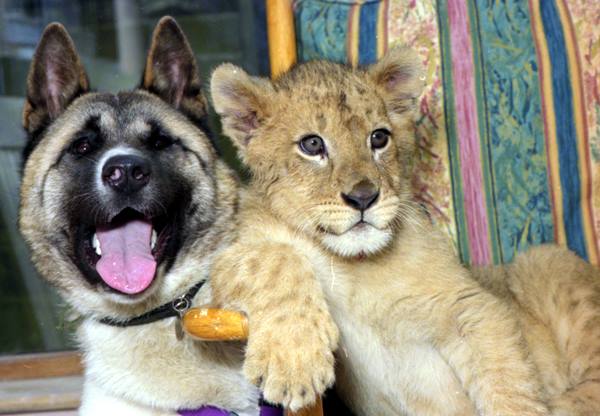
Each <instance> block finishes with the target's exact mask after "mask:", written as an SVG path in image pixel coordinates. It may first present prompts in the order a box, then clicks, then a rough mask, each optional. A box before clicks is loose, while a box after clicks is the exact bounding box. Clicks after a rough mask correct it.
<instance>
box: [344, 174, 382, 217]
mask: <svg viewBox="0 0 600 416" xmlns="http://www.w3.org/2000/svg"><path fill="white" fill-rule="evenodd" d="M377 198H379V189H377V187H376V186H375V184H373V182H371V181H370V180H368V179H364V180H362V181H360V182H359V183H357V184H356V185H354V187H353V188H352V190H351V191H350V193H348V194H345V193H342V199H343V200H344V202H346V204H348V205H350V206H351V207H352V208H354V209H358V210H360V211H365V210H366V209H368V208H369V207H370V206H371V205H373V204H374V203H375V201H377Z"/></svg>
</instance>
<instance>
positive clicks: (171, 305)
mask: <svg viewBox="0 0 600 416" xmlns="http://www.w3.org/2000/svg"><path fill="white" fill-rule="evenodd" d="M204 282H206V280H203V281H201V282H200V283H197V284H195V285H194V286H192V287H191V288H190V290H188V291H187V293H186V294H185V295H183V296H180V297H178V298H176V299H174V300H172V301H171V302H167V303H165V304H164V305H161V306H159V307H157V308H155V309H152V310H151V311H148V312H146V313H144V314H142V315H139V316H136V317H135V318H130V319H127V320H126V321H122V320H119V319H118V318H102V319H100V320H99V321H98V322H100V323H102V324H106V325H111V326H118V327H126V326H136V325H144V324H149V323H151V322H156V321H160V320H161V319H165V318H172V317H174V316H181V315H182V314H183V313H184V312H185V311H187V310H188V309H189V308H190V306H191V302H192V299H193V298H194V296H196V293H198V291H199V290H200V288H201V287H202V286H203V285H204Z"/></svg>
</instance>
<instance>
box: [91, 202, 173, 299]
mask: <svg viewBox="0 0 600 416" xmlns="http://www.w3.org/2000/svg"><path fill="white" fill-rule="evenodd" d="M169 228H170V227H168V226H167V225H166V221H165V220H164V219H162V218H148V217H146V216H144V215H143V214H142V213H140V212H138V211H136V210H134V209H132V208H127V209H125V210H123V211H121V213H119V214H118V215H117V216H115V217H114V218H113V219H112V220H111V221H110V222H109V223H108V224H101V225H97V226H96V228H95V231H94V232H93V235H92V236H91V237H90V239H89V241H87V245H88V247H86V252H87V254H88V256H87V257H88V261H89V263H90V266H91V267H92V268H95V270H96V271H97V272H98V275H99V276H100V278H101V279H102V281H103V282H104V283H106V284H107V285H108V286H109V287H111V288H112V289H114V290H116V291H118V292H121V293H124V294H128V295H135V294H139V293H141V292H143V291H144V290H146V289H147V288H148V287H150V285H151V284H152V282H153V281H154V277H155V275H156V269H157V266H158V264H159V263H160V260H161V258H162V254H163V252H164V248H165V246H166V243H167V240H168V239H169Z"/></svg>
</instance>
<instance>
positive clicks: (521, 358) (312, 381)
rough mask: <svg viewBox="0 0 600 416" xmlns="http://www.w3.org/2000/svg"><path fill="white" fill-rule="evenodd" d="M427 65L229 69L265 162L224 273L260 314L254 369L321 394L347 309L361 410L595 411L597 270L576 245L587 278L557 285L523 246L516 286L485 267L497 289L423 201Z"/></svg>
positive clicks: (240, 133)
mask: <svg viewBox="0 0 600 416" xmlns="http://www.w3.org/2000/svg"><path fill="white" fill-rule="evenodd" d="M417 62H418V60H417V59H416V57H415V56H414V55H413V54H412V53H411V52H410V51H408V50H405V49H394V50H392V51H390V52H389V53H388V54H387V56H385V57H384V58H383V59H382V60H381V61H380V62H378V63H377V64H375V65H373V66H371V67H369V68H367V69H350V68H348V67H344V66H341V65H338V64H334V63H330V62H310V63H306V64H302V65H298V66H297V67H295V68H294V69H292V70H291V71H290V72H288V73H287V74H285V75H283V76H282V77H280V78H279V79H277V80H275V81H273V82H271V81H269V80H266V79H262V78H255V77H251V76H249V75H247V74H246V73H245V72H244V71H243V70H242V69H240V68H237V67H235V66H233V65H230V64H224V65H222V66H220V67H219V68H217V69H216V70H215V72H214V73H213V75H212V80H211V93H212V98H213V102H214V106H215V108H216V111H217V112H218V113H219V114H220V116H221V117H222V121H223V126H224V131H225V133H226V134H227V135H229V136H230V137H231V138H232V139H233V141H234V143H235V144H236V145H237V147H238V149H239V153H240V155H241V158H242V159H243V161H244V162H245V163H246V165H247V166H248V167H249V169H250V171H251V173H252V180H251V183H250V185H249V187H248V188H247V190H246V192H245V194H244V195H243V196H242V202H241V204H242V205H241V208H242V209H240V216H239V221H240V228H239V232H240V234H239V238H238V240H237V241H236V242H235V244H233V245H232V246H231V247H230V248H228V249H227V250H226V251H225V252H223V253H222V255H221V256H220V258H219V259H218V260H217V261H216V263H215V266H214V268H213V271H212V281H211V283H212V284H213V285H214V286H213V295H214V296H215V299H216V301H217V302H219V303H220V304H221V305H225V306H228V307H236V308H240V309H242V310H244V311H247V312H248V314H249V317H250V339H249V343H248V346H247V354H246V362H245V368H244V370H245V373H246V376H247V377H248V378H249V379H250V380H251V381H253V382H255V383H257V384H258V385H259V386H260V387H261V388H262V389H263V391H264V395H265V398H266V399H267V400H271V401H275V402H281V403H283V404H285V405H287V406H290V407H291V408H292V409H296V408H298V407H301V406H304V405H306V404H308V403H310V402H312V401H314V398H315V396H316V395H318V394H321V393H322V392H323V391H324V389H325V387H326V386H328V385H329V384H330V383H331V382H332V380H333V357H332V350H334V348H335V347H336V342H337V336H338V329H337V328H336V325H335V324H334V322H336V323H337V327H338V328H339V332H340V335H341V336H340V346H341V348H340V351H339V354H338V356H337V359H338V363H337V364H338V368H337V386H338V389H339V391H340V393H341V395H342V397H343V398H344V400H345V401H346V403H347V404H349V405H350V407H351V408H352V409H353V411H354V412H355V413H357V414H358V415H378V416H379V415H398V414H409V415H475V414H483V415H545V414H548V413H549V410H548V405H549V404H552V405H556V406H557V409H558V408H559V406H562V408H561V409H564V410H565V413H564V414H590V412H594V411H595V410H590V409H598V404H597V403H594V401H595V399H594V397H596V398H597V397H598V395H597V391H598V381H599V380H600V375H599V373H600V370H599V369H598V368H599V366H600V355H599V354H598V353H599V352H600V350H599V348H598V347H599V346H600V343H599V342H598V339H599V338H598V336H599V335H600V330H599V326H598V322H597V320H598V316H600V314H599V313H598V312H599V311H600V309H599V308H600V306H599V303H598V299H599V297H598V288H597V287H595V288H592V287H591V281H589V280H586V279H587V277H584V276H583V275H586V276H588V275H590V274H594V273H596V272H595V271H594V270H593V269H591V268H590V267H589V266H586V265H585V264H584V263H583V262H582V261H581V260H578V259H576V258H571V257H569V254H568V253H565V252H564V251H560V252H559V254H556V256H558V255H560V256H565V258H567V261H568V262H569V264H565V265H564V267H563V269H569V271H572V270H573V269H574V268H577V269H578V270H579V271H580V274H579V275H577V276H575V277H573V278H572V279H570V280H569V277H567V276H568V275H567V274H566V273H565V274H563V275H561V276H556V277H560V279H557V280H556V281H554V280H552V281H550V280H549V279H550V277H555V276H554V275H552V276H550V275H546V274H545V273H541V272H539V273H534V272H532V265H530V264H527V260H524V261H521V262H520V263H519V265H517V266H516V269H511V271H510V272H511V273H512V274H511V276H512V280H508V285H507V283H506V282H507V281H505V280H501V279H495V278H494V277H495V276H497V275H498V276H499V275H502V274H503V273H504V272H498V273H493V274H492V275H491V277H489V278H488V277H487V275H486V274H482V277H481V279H484V280H485V282H484V283H485V287H489V288H491V289H489V290H488V289H486V288H485V287H484V286H483V285H481V284H480V283H478V281H476V280H474V279H473V278H472V276H471V275H470V273H469V272H468V271H467V270H466V269H465V268H463V267H462V266H461V265H460V263H459V261H458V259H457V257H456V256H455V254H454V252H453V250H452V248H451V247H450V245H449V242H448V241H447V239H446V238H445V237H444V236H441V235H439V234H438V233H437V232H436V231H434V229H432V228H431V227H430V224H429V222H428V220H427V218H426V216H425V215H424V214H423V213H421V212H420V209H419V208H418V206H417V205H416V204H415V203H414V202H413V200H412V199H411V192H410V189H409V183H410V182H409V176H410V161H411V157H412V149H413V128H412V121H411V119H412V114H411V111H412V110H413V107H414V106H415V101H416V98H417V97H418V96H419V94H420V92H421V88H422V81H421V78H420V71H419V65H418V64H417ZM542 250H543V249H542ZM548 250H557V249H554V248H549V249H548ZM537 253H538V254H539V252H537ZM554 257H555V256H554ZM532 261H534V262H537V263H536V265H535V267H538V268H541V267H542V266H543V265H544V264H545V261H544V259H543V256H542V257H540V256H538V258H537V260H536V259H533V260H532ZM555 261H556V260H555ZM553 266H554V265H553ZM557 267H558V266H557ZM519 268H520V269H519ZM517 269H519V270H517ZM522 278H523V279H525V278H526V279H527V281H526V282H523V281H521V280H520V279H522ZM492 289H493V292H492ZM511 290H514V293H512V292H511V293H512V294H511V295H510V296H503V297H500V296H498V295H499V294H502V293H504V294H506V293H509V292H510V291H511ZM521 302H522V303H521ZM594 302H595V303H594ZM576 303H577V304H576ZM519 305H521V306H519ZM530 305H531V308H530V307H529V306H530ZM594 319H595V320H594ZM523 325H530V326H531V328H534V330H535V331H534V332H531V333H529V332H528V331H529V329H527V330H525V332H526V335H527V336H526V337H524V335H523V331H522V326H523ZM584 330H587V331H589V332H588V334H589V339H584V338H582V337H581V334H582V333H583V332H582V331H584ZM527 343H529V345H528V344H527ZM592 344H593V345H594V346H593V347H592ZM542 379H543V380H542ZM542 381H543V383H542ZM569 395H570V397H567V396H569ZM554 397H557V398H558V399H554ZM576 406H581V407H580V409H583V410H581V411H580V412H579V413H577V412H576V411H575V410H574V409H575V408H576ZM585 409H587V411H588V413H585ZM571 410H573V411H574V413H569V412H570V411H571ZM599 411H600V410H599Z"/></svg>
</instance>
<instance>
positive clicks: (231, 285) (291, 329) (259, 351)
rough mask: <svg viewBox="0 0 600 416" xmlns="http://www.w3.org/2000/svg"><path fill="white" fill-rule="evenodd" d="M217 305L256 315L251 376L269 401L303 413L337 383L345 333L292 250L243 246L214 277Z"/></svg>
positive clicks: (220, 263) (248, 365)
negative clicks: (336, 359) (338, 349)
mask: <svg viewBox="0 0 600 416" xmlns="http://www.w3.org/2000/svg"><path fill="white" fill-rule="evenodd" d="M211 283H212V285H213V294H214V299H215V301H216V302H217V303H218V304H220V305H227V306H228V307H234V308H238V309H241V310H243V311H245V312H247V313H248V316H249V330H250V335H249V338H248V346H247V350H246V360H245V363H244V372H245V374H246V377H247V378H248V379H249V380H250V381H251V382H253V383H255V384H257V385H258V386H259V387H260V388H261V389H262V390H263V395H264V398H265V399H266V400H268V401H270V402H273V403H281V404H283V405H284V406H286V407H288V408H290V409H292V410H297V409H299V408H301V407H304V406H306V405H309V404H311V403H313V402H314V401H315V399H316V397H317V395H320V394H322V393H323V392H324V391H325V389H326V388H327V387H329V386H331V385H332V384H333V381H334V357H333V351H334V350H335V349H336V347H337V342H338V330H337V327H336V325H335V323H334V322H333V319H332V318H331V316H330V315H329V311H328V309H327V305H326V303H325V300H324V298H323V295H322V292H321V287H320V285H319V283H318V282H317V280H316V279H315V275H314V271H313V269H312V266H311V264H310V263H309V261H308V260H307V259H306V258H304V257H303V256H301V255H298V254H296V253H295V249H294V248H293V247H292V246H290V245H288V244H281V243H273V242H262V243H257V244H253V245H252V246H251V247H244V246H243V245H242V244H235V245H233V246H232V247H230V248H229V249H228V250H227V251H225V252H224V253H223V254H222V255H221V256H220V257H219V259H218V260H217V261H216V263H215V266H214V267H213V272H212V275H211Z"/></svg>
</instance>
